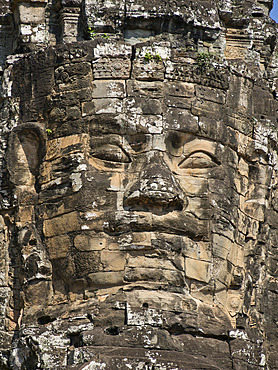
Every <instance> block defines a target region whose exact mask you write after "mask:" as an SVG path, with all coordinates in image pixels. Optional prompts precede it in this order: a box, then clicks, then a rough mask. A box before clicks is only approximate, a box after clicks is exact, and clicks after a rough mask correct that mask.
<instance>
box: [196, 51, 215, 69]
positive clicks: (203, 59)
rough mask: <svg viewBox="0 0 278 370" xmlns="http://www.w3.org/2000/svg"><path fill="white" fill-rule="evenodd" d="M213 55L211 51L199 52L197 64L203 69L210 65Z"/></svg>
mask: <svg viewBox="0 0 278 370" xmlns="http://www.w3.org/2000/svg"><path fill="white" fill-rule="evenodd" d="M212 59H213V55H212V54H211V53H198V55H197V64H198V67H200V68H201V69H203V68H206V67H208V65H209V64H210V63H211V62H212Z"/></svg>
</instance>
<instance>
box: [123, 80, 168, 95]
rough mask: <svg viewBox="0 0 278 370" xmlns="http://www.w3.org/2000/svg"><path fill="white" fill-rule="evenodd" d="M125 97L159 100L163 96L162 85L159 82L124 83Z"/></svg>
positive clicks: (131, 81)
mask: <svg viewBox="0 0 278 370" xmlns="http://www.w3.org/2000/svg"><path fill="white" fill-rule="evenodd" d="M126 86H127V96H132V97H136V96H138V97H139V96H140V97H143V98H146V97H148V98H153V99H154V98H161V97H162V96H163V90H164V83H163V82H159V81H136V80H128V81H127V82H126Z"/></svg>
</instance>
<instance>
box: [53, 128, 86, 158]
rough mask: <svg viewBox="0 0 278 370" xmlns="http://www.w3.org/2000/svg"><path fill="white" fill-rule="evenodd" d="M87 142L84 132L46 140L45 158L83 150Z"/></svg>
mask: <svg viewBox="0 0 278 370" xmlns="http://www.w3.org/2000/svg"><path fill="white" fill-rule="evenodd" d="M87 142H88V136H87V135H86V134H77V135H69V136H64V137H59V138H57V139H52V140H48V141H47V150H46V160H47V161H49V160H53V159H55V158H58V157H61V156H66V155H69V154H70V153H76V152H84V150H85V147H86V145H87Z"/></svg>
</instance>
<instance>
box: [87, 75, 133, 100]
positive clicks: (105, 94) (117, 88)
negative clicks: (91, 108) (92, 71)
mask: <svg viewBox="0 0 278 370" xmlns="http://www.w3.org/2000/svg"><path fill="white" fill-rule="evenodd" d="M125 95H126V93H125V81H118V80H105V81H101V80H95V81H94V83H93V90H92V98H93V99H95V98H96V99H99V98H124V97H125Z"/></svg>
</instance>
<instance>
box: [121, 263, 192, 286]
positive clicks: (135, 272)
mask: <svg viewBox="0 0 278 370" xmlns="http://www.w3.org/2000/svg"><path fill="white" fill-rule="evenodd" d="M125 280H126V281H128V282H137V281H148V282H156V283H165V284H170V285H173V286H176V287H177V286H184V285H185V283H184V274H183V273H182V272H180V271H177V270H166V269H165V270H163V269H160V268H145V267H138V268H130V267H127V268H125Z"/></svg>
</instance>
